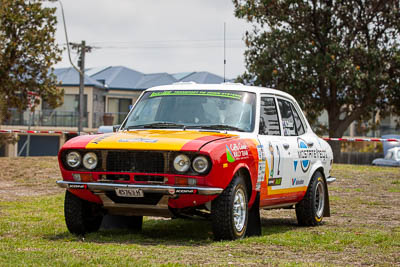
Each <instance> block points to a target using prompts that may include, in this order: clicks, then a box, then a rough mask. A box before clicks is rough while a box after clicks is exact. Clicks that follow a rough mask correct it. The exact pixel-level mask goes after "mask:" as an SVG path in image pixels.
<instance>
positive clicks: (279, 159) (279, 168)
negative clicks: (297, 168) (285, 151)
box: [276, 146, 281, 175]
mask: <svg viewBox="0 0 400 267" xmlns="http://www.w3.org/2000/svg"><path fill="white" fill-rule="evenodd" d="M276 151H278V174H277V175H280V174H281V152H280V151H279V146H276Z"/></svg>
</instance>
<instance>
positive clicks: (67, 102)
mask: <svg viewBox="0 0 400 267" xmlns="http://www.w3.org/2000/svg"><path fill="white" fill-rule="evenodd" d="M42 110H55V111H75V112H78V111H79V95H69V94H65V95H64V103H63V104H62V105H61V106H59V107H57V108H55V109H53V108H52V107H51V106H50V105H49V104H48V103H47V102H46V101H43V102H42ZM83 112H87V95H84V98H83Z"/></svg>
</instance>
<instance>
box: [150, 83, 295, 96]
mask: <svg viewBox="0 0 400 267" xmlns="http://www.w3.org/2000/svg"><path fill="white" fill-rule="evenodd" d="M160 90H229V91H243V92H252V93H256V94H272V95H277V96H282V97H286V98H289V99H292V100H295V99H294V98H293V97H292V96H291V95H289V94H288V93H285V92H283V91H279V90H275V89H271V88H265V87H259V86H248V85H243V84H241V83H221V84H200V83H195V82H180V83H174V84H171V85H162V86H156V87H152V88H149V89H147V90H146V91H160Z"/></svg>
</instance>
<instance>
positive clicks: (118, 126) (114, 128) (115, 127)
mask: <svg viewBox="0 0 400 267" xmlns="http://www.w3.org/2000/svg"><path fill="white" fill-rule="evenodd" d="M120 127H121V124H117V125H113V132H114V133H115V132H118V129H119V128H120Z"/></svg>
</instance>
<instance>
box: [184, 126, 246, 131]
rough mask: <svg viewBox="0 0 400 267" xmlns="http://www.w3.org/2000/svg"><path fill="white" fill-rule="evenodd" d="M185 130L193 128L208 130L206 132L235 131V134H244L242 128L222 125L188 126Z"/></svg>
mask: <svg viewBox="0 0 400 267" xmlns="http://www.w3.org/2000/svg"><path fill="white" fill-rule="evenodd" d="M186 128H189V129H190V128H192V129H193V128H194V129H208V130H230V131H237V132H245V130H243V129H242V128H239V127H235V126H231V125H224V124H210V125H190V126H189V125H188V126H187V127H186Z"/></svg>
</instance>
